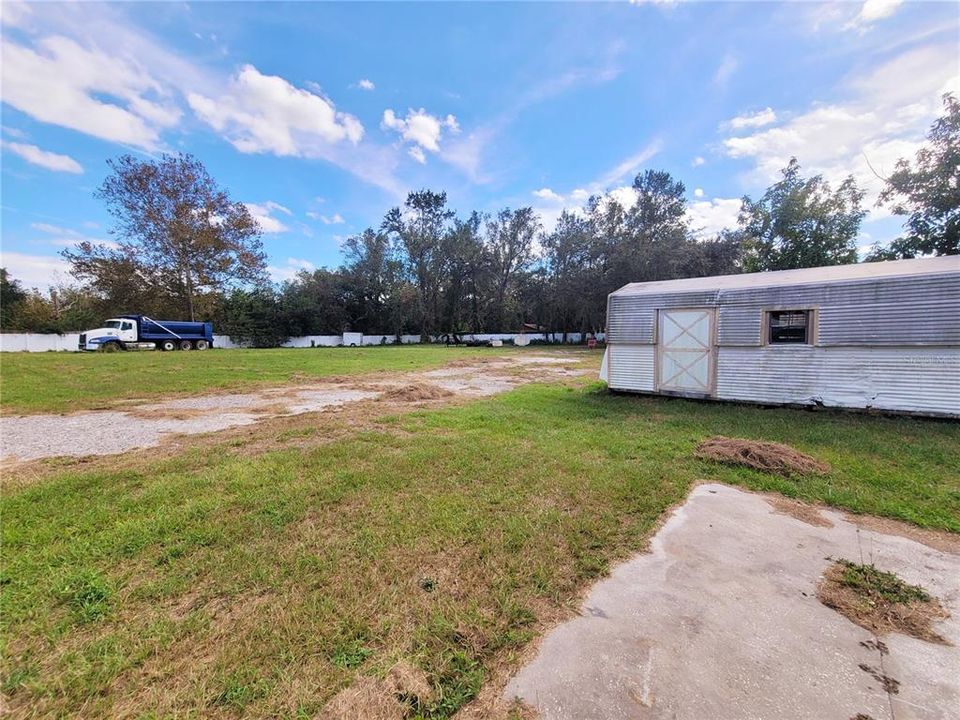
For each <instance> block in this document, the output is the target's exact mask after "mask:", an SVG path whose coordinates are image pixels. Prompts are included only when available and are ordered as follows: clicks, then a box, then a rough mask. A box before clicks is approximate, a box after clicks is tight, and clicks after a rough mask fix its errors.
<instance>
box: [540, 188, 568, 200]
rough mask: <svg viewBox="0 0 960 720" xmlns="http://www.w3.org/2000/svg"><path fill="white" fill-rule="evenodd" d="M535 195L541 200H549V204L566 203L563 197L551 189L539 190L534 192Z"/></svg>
mask: <svg viewBox="0 0 960 720" xmlns="http://www.w3.org/2000/svg"><path fill="white" fill-rule="evenodd" d="M533 194H534V196H535V197H538V198H540V199H541V200H547V201H549V202H558V203H562V202H563V201H564V198H563V196H562V195H559V194H557V193H555V192H554V191H553V190H551V189H550V188H540V189H539V190H534V191H533Z"/></svg>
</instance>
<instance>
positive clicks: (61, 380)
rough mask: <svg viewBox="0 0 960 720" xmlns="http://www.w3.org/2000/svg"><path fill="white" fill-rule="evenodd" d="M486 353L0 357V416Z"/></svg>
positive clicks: (412, 349)
mask: <svg viewBox="0 0 960 720" xmlns="http://www.w3.org/2000/svg"><path fill="white" fill-rule="evenodd" d="M489 352H490V351H489V350H485V349H468V348H447V347H443V346H440V345H423V346H418V345H413V346H411V345H406V346H401V347H363V348H310V349H287V348H284V349H276V350H210V351H207V352H172V353H162V352H130V353H109V354H104V353H83V354H80V353H53V352H51V353H3V355H2V357H0V376H2V379H0V409H2V410H3V412H20V413H40V412H72V411H74V410H86V409H93V408H103V407H108V406H110V405H111V404H112V403H114V402H116V401H117V400H128V399H133V398H156V397H171V396H173V395H189V394H195V393H204V392H218V391H223V390H241V389H252V388H255V387H258V386H264V385H277V384H283V383H287V382H296V381H301V382H309V381H312V380H317V379H320V378H322V377H328V376H331V375H354V374H360V373H369V372H376V371H390V370H419V369H422V368H428V367H435V366H438V365H442V364H443V363H445V362H449V361H450V360H451V359H452V358H455V357H469V356H471V355H476V354H483V353H487V354H489Z"/></svg>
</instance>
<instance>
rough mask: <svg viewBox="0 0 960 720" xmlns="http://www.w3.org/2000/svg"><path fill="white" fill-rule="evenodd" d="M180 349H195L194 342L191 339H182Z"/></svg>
mask: <svg viewBox="0 0 960 720" xmlns="http://www.w3.org/2000/svg"><path fill="white" fill-rule="evenodd" d="M180 349H181V350H193V343H192V342H190V341H189V340H181V341H180Z"/></svg>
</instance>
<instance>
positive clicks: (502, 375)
mask: <svg viewBox="0 0 960 720" xmlns="http://www.w3.org/2000/svg"><path fill="white" fill-rule="evenodd" d="M574 362H576V360H574V359H571V358H559V357H550V356H545V355H544V356H542V355H526V356H520V357H509V356H506V357H496V358H489V359H486V361H483V360H481V361H478V362H477V363H475V364H470V365H463V366H457V367H446V368H440V369H438V370H429V371H426V372H417V373H407V374H394V375H387V376H382V375H378V376H375V377H374V378H373V379H372V380H371V378H369V377H361V376H357V377H354V378H347V379H343V380H342V381H337V382H325V383H317V384H315V385H309V386H304V385H298V386H295V387H280V388H272V389H269V390H261V391H257V392H251V393H234V394H229V395H207V396H201V397H188V398H179V399H176V400H167V401H164V402H158V403H150V404H144V405H137V406H135V407H130V408H127V409H124V410H104V411H94V412H81V413H74V414H71V415H26V416H10V417H3V418H0V461H4V462H7V463H9V462H18V461H27V460H36V459H39V458H47V457H56V456H62V455H69V456H74V457H80V456H84V455H114V454H118V453H123V452H126V451H128V450H132V449H134V448H144V447H153V446H155V445H159V444H160V443H162V442H163V441H164V440H165V439H166V438H168V437H169V436H171V435H176V434H181V435H195V434H197V433H207V432H215V431H217V430H224V429H226V428H231V427H236V426H239V425H251V424H253V423H256V422H259V421H261V420H263V419H265V418H268V417H276V416H278V415H299V414H301V413H309V412H318V411H323V410H326V409H329V408H333V407H338V406H342V405H345V404H347V403H354V402H358V401H361V400H369V399H372V398H376V397H379V396H380V395H382V394H383V393H384V392H386V391H388V390H390V389H391V388H397V387H403V386H404V385H407V384H410V383H414V382H416V383H424V384H427V385H434V386H436V387H439V388H442V389H444V390H448V391H450V392H452V393H454V395H459V396H468V397H482V396H486V395H494V394H496V393H500V392H505V391H507V390H510V389H512V388H514V387H517V386H518V385H521V384H524V383H528V382H535V381H537V380H548V379H556V378H560V377H564V376H569V375H578V374H583V372H584V371H579V370H572V369H569V368H567V367H565V366H567V365H569V364H570V363H574Z"/></svg>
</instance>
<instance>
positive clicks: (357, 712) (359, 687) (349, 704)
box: [317, 677, 409, 720]
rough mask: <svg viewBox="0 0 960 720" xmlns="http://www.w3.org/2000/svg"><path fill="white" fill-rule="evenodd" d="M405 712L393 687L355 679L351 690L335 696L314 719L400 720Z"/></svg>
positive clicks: (370, 680)
mask: <svg viewBox="0 0 960 720" xmlns="http://www.w3.org/2000/svg"><path fill="white" fill-rule="evenodd" d="M408 709H409V708H408V707H406V706H405V705H404V704H403V703H401V702H400V701H399V700H398V699H397V697H396V695H395V694H394V690H393V686H392V685H391V684H390V683H389V682H387V681H386V680H378V679H377V678H372V677H358V678H357V679H356V680H354V682H353V684H352V685H351V686H350V687H348V688H345V689H343V690H341V691H340V692H338V693H337V694H336V695H334V696H333V698H331V699H330V701H329V702H328V703H327V704H326V705H324V706H323V712H321V713H320V715H318V716H317V717H322V718H329V720H356V719H357V718H366V719H368V720H403V718H404V717H406V713H407V710H408Z"/></svg>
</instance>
